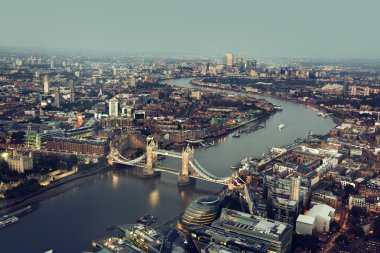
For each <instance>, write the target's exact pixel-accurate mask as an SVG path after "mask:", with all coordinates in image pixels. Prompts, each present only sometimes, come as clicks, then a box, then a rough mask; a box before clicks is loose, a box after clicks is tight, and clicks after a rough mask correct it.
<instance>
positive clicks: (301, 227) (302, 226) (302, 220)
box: [296, 214, 315, 235]
mask: <svg viewBox="0 0 380 253" xmlns="http://www.w3.org/2000/svg"><path fill="white" fill-rule="evenodd" d="M314 222H315V218H314V217H310V216H307V215H303V214H300V215H298V218H297V223H296V233H297V234H301V235H312V234H313V229H314Z"/></svg>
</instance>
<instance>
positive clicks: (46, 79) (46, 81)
mask: <svg viewBox="0 0 380 253" xmlns="http://www.w3.org/2000/svg"><path fill="white" fill-rule="evenodd" d="M44 93H49V77H48V76H47V75H45V77H44Z"/></svg>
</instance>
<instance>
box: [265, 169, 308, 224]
mask: <svg viewBox="0 0 380 253" xmlns="http://www.w3.org/2000/svg"><path fill="white" fill-rule="evenodd" d="M300 181H301V180H300V179H299V178H298V177H291V178H289V179H282V178H276V177H272V176H266V177H265V189H264V192H266V194H267V199H268V202H267V204H268V217H269V218H271V219H275V220H278V221H282V222H287V223H289V224H291V225H293V226H294V225H295V222H296V219H297V215H298V212H299V207H300V206H301V205H300V199H301V198H302V202H305V201H304V199H306V197H305V196H304V195H305V194H308V193H307V192H306V193H305V192H302V196H301V182H300Z"/></svg>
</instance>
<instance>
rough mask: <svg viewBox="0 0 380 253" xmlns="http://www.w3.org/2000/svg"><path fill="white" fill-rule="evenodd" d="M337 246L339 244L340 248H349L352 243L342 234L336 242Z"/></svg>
mask: <svg viewBox="0 0 380 253" xmlns="http://www.w3.org/2000/svg"><path fill="white" fill-rule="evenodd" d="M334 242H335V243H336V244H338V245H339V246H342V247H345V246H347V245H348V244H349V243H350V241H349V240H348V238H347V236H346V235H345V234H342V235H339V236H338V237H337V238H336V239H335V241H334Z"/></svg>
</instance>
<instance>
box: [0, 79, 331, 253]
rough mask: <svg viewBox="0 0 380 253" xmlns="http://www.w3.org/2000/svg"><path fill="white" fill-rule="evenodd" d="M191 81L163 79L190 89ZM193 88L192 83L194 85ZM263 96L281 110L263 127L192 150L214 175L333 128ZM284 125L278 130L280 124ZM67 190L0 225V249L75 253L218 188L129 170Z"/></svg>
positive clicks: (298, 107)
mask: <svg viewBox="0 0 380 253" xmlns="http://www.w3.org/2000/svg"><path fill="white" fill-rule="evenodd" d="M189 81H190V79H176V80H171V81H168V82H167V83H169V84H172V85H177V86H181V87H192V85H191V84H189ZM193 88H194V87H193ZM256 97H260V98H264V99H267V100H269V101H270V102H272V103H273V104H276V105H280V106H282V107H283V108H284V110H283V112H279V113H276V114H275V115H273V116H271V117H270V118H269V119H268V120H266V127H265V128H263V129H260V130H258V131H255V132H252V133H250V134H242V135H241V137H240V138H232V136H231V135H229V136H225V137H223V138H220V139H218V140H217V141H216V145H215V146H214V147H211V148H208V149H205V148H200V149H197V150H196V153H195V157H196V160H197V161H198V162H199V163H200V164H201V165H202V166H203V167H204V168H207V169H208V170H209V171H210V172H212V173H213V174H215V175H217V176H227V175H229V174H230V169H229V167H230V166H231V165H232V164H234V163H236V162H238V161H239V160H241V159H242V158H244V157H248V156H252V157H259V156H261V155H262V153H265V152H267V150H268V147H269V148H270V147H274V146H282V145H286V144H290V143H292V142H294V140H295V139H297V138H299V137H306V135H307V133H308V132H309V131H311V132H312V133H318V134H324V133H327V132H328V131H329V130H330V129H331V128H333V127H334V126H335V124H334V122H333V121H332V119H331V118H322V117H318V116H317V115H316V113H315V112H314V111H312V110H309V109H307V108H305V107H303V106H302V105H300V104H297V103H293V102H289V101H284V100H280V99H277V98H272V97H264V96H256ZM282 123H283V124H285V128H284V129H283V130H282V131H279V130H278V125H279V124H282ZM163 165H164V166H171V167H175V168H180V160H178V159H165V160H163ZM66 188H67V190H66V191H64V192H63V193H59V194H56V195H55V196H52V197H50V198H48V199H45V200H43V201H40V202H39V203H38V204H37V206H36V210H34V211H33V212H31V213H30V214H27V215H26V216H24V217H21V218H20V220H19V222H17V223H15V224H13V225H11V226H8V227H6V228H3V229H0V252H7V253H8V252H12V253H29V252H31V253H40V252H44V251H46V250H49V249H54V252H55V253H75V252H78V253H79V252H83V251H90V250H91V242H92V240H93V239H97V238H102V237H107V236H110V235H111V234H113V233H115V232H110V231H108V230H106V228H107V227H108V226H110V225H115V226H116V225H119V224H124V223H134V222H135V221H136V219H137V218H139V217H141V216H142V215H145V214H148V213H149V214H153V215H156V216H158V221H157V222H158V223H163V222H165V220H168V219H170V218H172V217H174V216H175V215H177V214H179V213H180V212H182V211H183V210H184V209H185V208H186V206H187V205H188V204H189V203H190V202H191V201H192V200H193V199H195V198H197V197H199V196H202V195H206V194H212V193H214V192H216V191H217V190H219V189H221V186H219V185H215V184H212V183H208V182H202V181H199V180H198V181H197V183H196V185H193V186H187V187H181V188H179V187H178V186H177V178H176V176H174V175H168V174H162V175H161V177H159V178H150V179H141V178H139V177H138V176H136V175H135V173H134V172H133V171H131V170H118V171H117V172H113V171H108V172H104V173H102V174H100V175H97V176H95V177H93V178H91V179H90V180H87V181H86V182H84V183H83V182H82V183H80V184H79V183H71V185H69V186H66Z"/></svg>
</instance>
